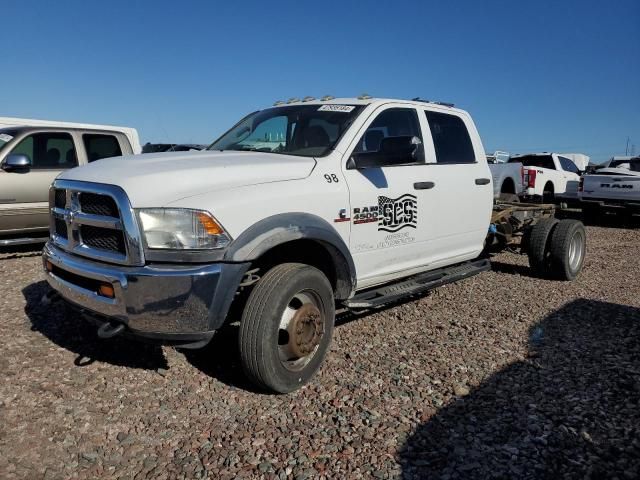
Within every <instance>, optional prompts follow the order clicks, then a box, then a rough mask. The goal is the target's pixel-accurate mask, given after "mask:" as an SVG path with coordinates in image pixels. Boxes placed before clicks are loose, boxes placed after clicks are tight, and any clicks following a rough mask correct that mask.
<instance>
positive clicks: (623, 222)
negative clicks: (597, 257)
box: [556, 209, 640, 230]
mask: <svg viewBox="0 0 640 480" xmlns="http://www.w3.org/2000/svg"><path fill="white" fill-rule="evenodd" d="M556 217H557V218H573V219H575V220H580V221H581V222H582V223H584V224H585V225H589V226H591V227H604V228H620V229H623V230H626V229H636V228H640V215H628V214H625V213H624V212H617V213H616V212H602V213H601V214H600V215H598V216H597V217H595V218H592V217H588V218H586V217H585V216H584V215H583V214H582V211H577V210H575V209H573V210H559V211H557V212H556Z"/></svg>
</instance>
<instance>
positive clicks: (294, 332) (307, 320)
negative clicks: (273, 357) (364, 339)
mask: <svg viewBox="0 0 640 480" xmlns="http://www.w3.org/2000/svg"><path fill="white" fill-rule="evenodd" d="M325 317H326V315H325V313H324V309H323V308H322V301H321V300H320V297H319V296H318V295H317V294H316V293H315V292H312V291H310V290H303V291H301V292H298V293H296V294H295V295H294V296H293V297H292V298H291V300H289V303H288V304H287V306H286V307H285V309H284V311H283V312H282V315H281V316H280V324H279V325H278V357H279V358H280V363H281V364H282V366H284V367H285V368H286V369H287V370H290V371H293V372H297V371H300V370H302V369H303V368H304V367H306V366H307V365H308V364H309V362H311V360H312V359H313V358H314V357H315V355H316V353H317V351H318V348H319V346H320V342H321V341H322V338H323V337H324V333H325V327H324V326H325V320H326V318H325Z"/></svg>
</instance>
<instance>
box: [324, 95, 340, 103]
mask: <svg viewBox="0 0 640 480" xmlns="http://www.w3.org/2000/svg"><path fill="white" fill-rule="evenodd" d="M334 98H336V97H334V96H333V95H325V96H324V97H322V98H321V99H320V100H322V101H323V102H327V101H329V100H333V99H334Z"/></svg>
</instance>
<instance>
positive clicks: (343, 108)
mask: <svg viewBox="0 0 640 480" xmlns="http://www.w3.org/2000/svg"><path fill="white" fill-rule="evenodd" d="M354 108H356V107H354V106H353V105H322V106H321V107H320V108H319V109H318V111H319V112H343V113H349V112H351V111H353V109H354Z"/></svg>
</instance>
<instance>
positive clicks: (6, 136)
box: [0, 128, 17, 150]
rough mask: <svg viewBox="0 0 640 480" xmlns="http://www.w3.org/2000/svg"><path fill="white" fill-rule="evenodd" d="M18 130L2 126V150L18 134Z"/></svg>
mask: <svg viewBox="0 0 640 480" xmlns="http://www.w3.org/2000/svg"><path fill="white" fill-rule="evenodd" d="M16 133H17V132H16V130H10V129H7V128H0V150H2V147H4V146H5V145H6V144H7V143H9V142H10V141H11V140H13V137H15V136H16Z"/></svg>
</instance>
